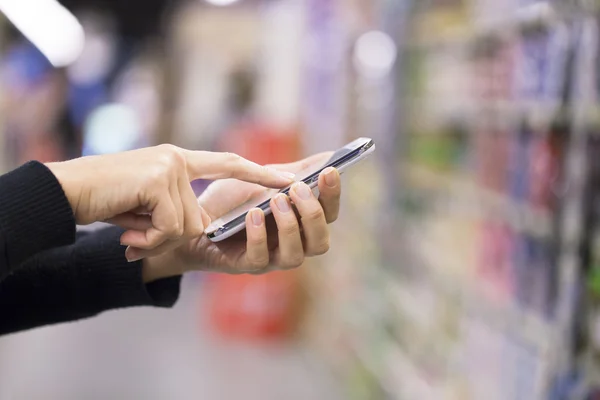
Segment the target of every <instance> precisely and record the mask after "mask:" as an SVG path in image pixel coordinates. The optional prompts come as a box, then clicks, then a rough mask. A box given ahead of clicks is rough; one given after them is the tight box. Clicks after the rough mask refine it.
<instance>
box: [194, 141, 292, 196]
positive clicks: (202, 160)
mask: <svg viewBox="0 0 600 400" xmlns="http://www.w3.org/2000/svg"><path fill="white" fill-rule="evenodd" d="M183 154H184V156H185V158H186V164H187V172H188V175H189V177H190V179H191V180H195V179H209V180H216V179H229V178H234V179H239V180H241V181H245V182H251V183H257V184H259V185H261V186H266V187H276V188H278V187H285V186H287V185H289V184H290V183H292V182H293V180H294V177H295V175H294V174H292V173H290V172H285V171H281V170H277V169H275V168H271V167H266V166H262V165H259V164H257V163H254V162H252V161H250V160H247V159H245V158H243V157H241V156H239V155H237V154H233V153H215V152H210V151H191V150H185V151H184V152H183Z"/></svg>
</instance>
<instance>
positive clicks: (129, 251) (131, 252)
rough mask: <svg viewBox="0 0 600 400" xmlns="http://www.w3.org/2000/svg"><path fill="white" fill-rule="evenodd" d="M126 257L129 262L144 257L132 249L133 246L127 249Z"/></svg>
mask: <svg viewBox="0 0 600 400" xmlns="http://www.w3.org/2000/svg"><path fill="white" fill-rule="evenodd" d="M125 258H126V259H127V262H130V263H132V262H136V261H139V260H141V259H142V257H140V256H139V255H138V254H137V252H136V251H134V250H132V249H131V248H128V249H127V250H125Z"/></svg>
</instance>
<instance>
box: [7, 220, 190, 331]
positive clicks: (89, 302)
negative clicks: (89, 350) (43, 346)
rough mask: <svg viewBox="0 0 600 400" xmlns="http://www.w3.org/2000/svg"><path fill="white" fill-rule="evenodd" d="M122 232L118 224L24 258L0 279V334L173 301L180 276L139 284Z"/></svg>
mask: <svg viewBox="0 0 600 400" xmlns="http://www.w3.org/2000/svg"><path fill="white" fill-rule="evenodd" d="M122 233H123V231H122V230H121V229H120V228H107V229H103V230H100V231H97V232H93V233H89V234H87V235H85V236H82V237H81V238H78V240H77V242H76V243H75V244H73V245H70V246H66V247H61V248H57V249H52V250H49V251H47V252H45V253H42V254H39V255H37V256H35V257H33V258H31V259H29V260H28V261H27V262H25V263H24V264H23V265H21V266H20V267H19V268H18V269H16V270H15V271H14V272H13V273H12V274H10V275H9V276H8V277H7V278H6V279H4V281H2V282H0V334H6V333H11V332H16V331H21V330H25V329H30V328H34V327H39V326H42V325H48V324H54V323H60V322H67V321H75V320H79V319H82V318H88V317H92V316H95V315H97V314H99V313H101V312H103V311H107V310H111V309H117V308H125V307H135V306H156V307H171V306H173V304H175V302H176V301H177V298H178V296H179V284H180V280H181V277H174V278H169V279H163V280H160V281H156V282H153V283H150V284H144V283H143V280H142V264H141V262H134V263H128V262H127V260H126V259H125V248H124V247H123V246H121V245H120V243H119V238H120V236H121V234H122Z"/></svg>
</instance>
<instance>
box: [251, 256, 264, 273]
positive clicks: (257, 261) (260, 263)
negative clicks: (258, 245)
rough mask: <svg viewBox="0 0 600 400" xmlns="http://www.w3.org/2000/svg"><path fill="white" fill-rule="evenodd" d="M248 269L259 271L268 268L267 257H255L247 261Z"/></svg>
mask: <svg viewBox="0 0 600 400" xmlns="http://www.w3.org/2000/svg"><path fill="white" fill-rule="evenodd" d="M248 263H249V265H248V267H249V270H250V271H260V270H263V269H265V268H267V267H268V266H269V257H264V256H260V257H256V258H253V259H250V260H248Z"/></svg>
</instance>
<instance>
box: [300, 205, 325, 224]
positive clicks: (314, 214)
mask: <svg viewBox="0 0 600 400" xmlns="http://www.w3.org/2000/svg"><path fill="white" fill-rule="evenodd" d="M324 217H325V213H324V212H323V209H322V208H321V207H318V208H314V209H312V210H309V211H308V212H307V214H306V217H304V218H305V219H306V220H308V221H310V222H319V221H322V220H323V219H324Z"/></svg>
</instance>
